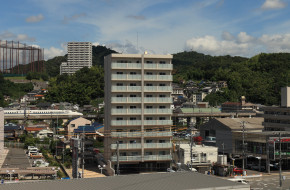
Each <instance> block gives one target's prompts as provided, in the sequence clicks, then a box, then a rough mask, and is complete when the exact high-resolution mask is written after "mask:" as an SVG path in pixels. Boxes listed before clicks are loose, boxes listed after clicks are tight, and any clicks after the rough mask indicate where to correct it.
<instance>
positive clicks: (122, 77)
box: [112, 74, 141, 81]
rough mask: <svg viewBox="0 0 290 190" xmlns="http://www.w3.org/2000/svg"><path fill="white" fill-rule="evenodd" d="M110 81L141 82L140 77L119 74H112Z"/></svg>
mask: <svg viewBox="0 0 290 190" xmlns="http://www.w3.org/2000/svg"><path fill="white" fill-rule="evenodd" d="M112 80H119V81H120V80H130V81H134V80H137V81H138V80H141V75H124V74H123V75H120V74H112Z"/></svg>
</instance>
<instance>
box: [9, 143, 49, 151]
mask: <svg viewBox="0 0 290 190" xmlns="http://www.w3.org/2000/svg"><path fill="white" fill-rule="evenodd" d="M4 146H5V147H7V148H25V145H24V143H19V142H4ZM35 146H36V147H37V148H40V147H44V148H46V149H48V148H49V145H48V144H35Z"/></svg>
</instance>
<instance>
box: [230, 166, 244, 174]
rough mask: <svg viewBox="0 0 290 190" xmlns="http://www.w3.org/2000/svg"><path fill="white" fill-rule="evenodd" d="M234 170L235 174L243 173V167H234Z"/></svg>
mask: <svg viewBox="0 0 290 190" xmlns="http://www.w3.org/2000/svg"><path fill="white" fill-rule="evenodd" d="M244 171H246V170H244ZM233 172H234V174H243V169H242V168H237V167H234V169H233Z"/></svg>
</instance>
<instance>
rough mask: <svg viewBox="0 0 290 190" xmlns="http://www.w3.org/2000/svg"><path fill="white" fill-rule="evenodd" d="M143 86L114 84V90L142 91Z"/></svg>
mask: <svg viewBox="0 0 290 190" xmlns="http://www.w3.org/2000/svg"><path fill="white" fill-rule="evenodd" d="M140 91H141V86H112V92H140Z"/></svg>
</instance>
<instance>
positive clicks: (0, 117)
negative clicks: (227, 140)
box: [0, 107, 4, 155]
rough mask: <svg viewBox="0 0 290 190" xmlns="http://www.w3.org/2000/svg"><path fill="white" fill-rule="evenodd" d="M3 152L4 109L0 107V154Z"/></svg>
mask: <svg viewBox="0 0 290 190" xmlns="http://www.w3.org/2000/svg"><path fill="white" fill-rule="evenodd" d="M3 153H4V110H3V108H1V107H0V155H2V154H3Z"/></svg>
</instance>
